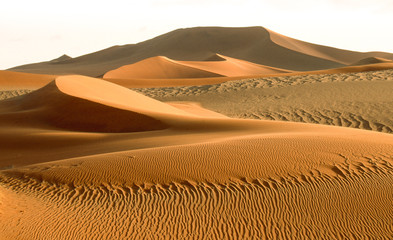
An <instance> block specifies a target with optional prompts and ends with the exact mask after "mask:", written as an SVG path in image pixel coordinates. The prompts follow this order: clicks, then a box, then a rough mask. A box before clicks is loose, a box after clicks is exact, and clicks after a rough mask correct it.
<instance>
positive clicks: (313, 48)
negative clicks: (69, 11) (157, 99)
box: [10, 27, 393, 77]
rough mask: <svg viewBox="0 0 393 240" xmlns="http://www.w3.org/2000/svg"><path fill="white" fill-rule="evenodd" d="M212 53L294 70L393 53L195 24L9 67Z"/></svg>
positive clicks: (51, 68) (201, 57) (76, 66)
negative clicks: (87, 51) (57, 58)
mask: <svg viewBox="0 0 393 240" xmlns="http://www.w3.org/2000/svg"><path fill="white" fill-rule="evenodd" d="M214 53H220V54H223V55H225V56H230V57H232V58H236V59H242V60H245V61H249V62H253V63H256V64H261V65H264V66H269V67H274V68H280V69H289V70H292V71H314V70H323V69H330V68H338V67H343V66H345V65H348V64H352V63H354V62H356V61H359V60H360V59H363V58H366V57H382V58H386V59H392V60H393V55H392V54H391V53H383V52H369V53H361V52H353V51H347V50H343V49H337V48H332V47H326V46H321V45H317V44H312V43H306V42H303V41H299V40H295V39H292V38H289V37H286V36H282V35H279V34H276V33H274V32H272V31H271V30H268V29H266V28H263V27H245V28H222V27H196V28H187V29H178V30H175V31H172V32H169V33H166V34H163V35H160V36H158V37H155V38H153V39H150V40H147V41H144V42H140V43H138V44H128V45H123V46H113V47H109V48H107V49H104V50H101V51H98V52H94V53H90V54H87V55H83V56H80V57H76V58H72V59H68V60H64V61H60V62H56V63H53V62H50V61H48V62H42V63H34V64H28V65H23V66H17V67H14V68H12V69H10V70H12V71H19V72H30V73H45V74H57V75H58V74H81V75H87V76H92V77H101V76H103V75H104V74H105V73H106V72H108V71H110V70H113V69H117V68H119V67H121V66H125V65H129V64H133V63H137V62H139V61H142V60H143V59H148V58H151V57H155V56H167V57H168V58H171V59H176V60H182V61H205V60H206V59H209V58H210V57H211V56H212V55H213V54H214ZM141 74H142V73H141ZM200 74H202V73H200ZM204 74H206V73H204Z"/></svg>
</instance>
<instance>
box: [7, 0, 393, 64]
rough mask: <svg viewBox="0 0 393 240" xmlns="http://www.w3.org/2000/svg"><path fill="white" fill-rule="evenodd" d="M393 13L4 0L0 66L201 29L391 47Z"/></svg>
mask: <svg viewBox="0 0 393 240" xmlns="http://www.w3.org/2000/svg"><path fill="white" fill-rule="evenodd" d="M392 13H393V0H372V1H366V0H296V1H295V0H198V1H197V0H166V1H164V0H162V1H161V0H136V1H134V0H128V1H126V0H105V1H101V0H94V1H93V0H62V1H56V0H34V1H33V0H12V1H11V0H10V1H3V2H2V4H1V7H0V69H6V68H9V67H13V66H16V65H21V64H26V63H33V62H39V61H46V60H51V59H54V58H57V57H59V56H60V55H62V54H68V55H70V56H71V57H77V56H80V55H83V54H87V53H90V52H94V51H98V50H101V49H103V48H107V47H110V46H113V45H122V44H130V43H138V42H140V41H144V40H147V39H149V38H152V37H155V36H157V35H160V34H163V33H166V32H169V31H172V30H175V29H177V28H185V27H195V26H226V27H245V26H264V27H266V28H269V29H271V30H273V31H275V32H278V33H281V34H283V35H286V36H289V37H293V38H297V39H300V40H304V41H308V42H312V43H318V44H322V45H328V46H334V47H338V48H344V49H349V50H356V51H377V50H378V51H386V52H393V31H392V25H393V14H392Z"/></svg>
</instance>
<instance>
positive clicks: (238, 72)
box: [103, 54, 290, 79]
mask: <svg viewBox="0 0 393 240" xmlns="http://www.w3.org/2000/svg"><path fill="white" fill-rule="evenodd" d="M213 57H214V58H213ZM213 57H210V58H208V59H207V61H175V60H172V59H169V58H166V57H162V56H159V57H152V58H149V59H145V60H143V61H141V62H137V63H134V64H131V65H126V66H122V67H120V68H118V69H115V70H112V71H109V72H107V73H106V74H104V76H103V78H104V79H143V78H147V79H174V78H206V77H239V76H250V75H267V74H279V73H288V72H290V71H288V70H284V69H278V68H273V67H268V66H262V65H258V64H255V63H251V62H247V61H244V60H239V59H235V58H230V57H226V56H223V55H220V54H214V55H213ZM212 59H214V60H212Z"/></svg>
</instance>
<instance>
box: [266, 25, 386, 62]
mask: <svg viewBox="0 0 393 240" xmlns="http://www.w3.org/2000/svg"><path fill="white" fill-rule="evenodd" d="M267 31H268V32H269V35H270V39H271V40H272V41H273V42H274V43H276V44H278V45H280V46H282V47H285V48H287V49H291V50H293V51H296V52H301V53H303V54H307V55H309V56H314V57H318V58H321V59H326V60H330V61H333V62H337V63H341V64H345V65H350V64H352V63H354V62H356V61H360V60H361V59H364V58H370V57H379V58H387V59H390V60H393V54H391V53H385V52H365V53H362V52H355V51H348V50H343V49H338V48H333V47H327V46H322V45H318V44H313V43H308V42H304V41H300V40H297V39H294V38H290V37H287V36H284V35H282V34H279V33H276V32H274V31H272V30H269V29H267ZM368 63H369V62H365V63H364V64H368Z"/></svg>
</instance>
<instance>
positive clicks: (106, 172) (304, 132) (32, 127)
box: [0, 76, 393, 239]
mask: <svg viewBox="0 0 393 240" xmlns="http://www.w3.org/2000/svg"><path fill="white" fill-rule="evenodd" d="M279 83H281V84H291V83H285V82H283V81H280V82H279ZM226 84H233V83H230V82H229V83H226ZM247 86H248V85H247ZM251 86H252V84H251ZM210 87H214V86H210ZM240 87H241V86H240ZM254 87H255V86H254ZM191 90H192V89H191ZM216 90H219V89H216ZM233 90H234V91H236V90H239V89H233ZM209 91H210V90H209ZM229 94H231V93H230V92H229ZM232 94H233V93H232ZM235 100H236V99H235ZM171 104H172V105H169V104H165V103H162V102H159V101H157V100H153V99H151V98H149V97H147V96H143V95H140V94H137V93H136V92H134V91H131V90H129V89H125V88H123V87H120V86H117V85H114V84H112V83H108V82H106V81H103V80H98V79H93V78H88V77H83V76H63V77H58V78H56V80H55V81H54V82H52V83H50V84H49V85H47V86H45V87H44V88H42V89H40V90H37V91H35V92H33V93H30V94H28V95H25V96H20V97H17V98H12V99H9V100H4V101H0V147H1V153H2V154H1V155H0V169H1V171H0V216H1V217H0V232H1V237H2V238H3V239H44V238H46V239H84V238H88V239H97V238H98V239H163V238H174V239H180V238H185V239H201V238H202V239H203V238H206V239H233V238H254V239H255V238H256V239H283V238H287V239H291V238H292V239H293V238H296V239H307V238H311V239H312V238H315V239H348V238H355V239H358V238H373V237H375V236H377V237H380V238H389V237H390V236H391V230H392V229H391V226H392V218H391V216H392V215H393V207H392V205H391V204H390V202H391V199H392V197H393V189H392V188H391V186H392V184H393V136H392V135H390V134H384V133H377V132H371V131H364V130H358V129H350V128H340V127H332V126H324V125H317V124H305V123H291V122H281V121H266V120H245V119H231V118H226V117H222V116H220V115H217V114H212V113H209V111H207V110H206V111H203V110H202V109H201V108H200V107H198V108H193V106H192V104H187V103H183V105H181V104H180V103H178V104H177V106H178V107H175V106H176V103H175V104H174V103H171ZM179 104H180V105H179ZM254 104H255V103H254ZM227 107H230V105H228V106H227Z"/></svg>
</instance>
